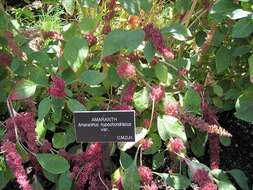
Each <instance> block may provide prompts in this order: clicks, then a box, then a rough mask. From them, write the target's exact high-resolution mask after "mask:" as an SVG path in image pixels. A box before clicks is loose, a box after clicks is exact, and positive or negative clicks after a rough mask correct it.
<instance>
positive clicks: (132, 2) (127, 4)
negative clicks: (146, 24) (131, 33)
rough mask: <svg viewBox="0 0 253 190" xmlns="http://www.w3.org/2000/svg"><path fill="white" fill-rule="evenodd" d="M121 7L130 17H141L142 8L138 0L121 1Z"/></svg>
mask: <svg viewBox="0 0 253 190" xmlns="http://www.w3.org/2000/svg"><path fill="white" fill-rule="evenodd" d="M119 2H120V5H121V6H122V7H123V9H125V10H126V11H127V12H128V13H129V14H130V15H139V14H140V7H139V4H138V2H137V1H136V0H119Z"/></svg>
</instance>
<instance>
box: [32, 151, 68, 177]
mask: <svg viewBox="0 0 253 190" xmlns="http://www.w3.org/2000/svg"><path fill="white" fill-rule="evenodd" d="M36 158H37V160H38V162H39V164H40V165H41V166H42V168H44V169H45V170H47V171H48V172H50V173H52V174H61V173H64V172H66V171H67V170H69V168H70V166H69V163H68V161H67V160H66V159H65V158H63V157H62V156H59V155H56V154H44V153H40V154H37V155H36Z"/></svg>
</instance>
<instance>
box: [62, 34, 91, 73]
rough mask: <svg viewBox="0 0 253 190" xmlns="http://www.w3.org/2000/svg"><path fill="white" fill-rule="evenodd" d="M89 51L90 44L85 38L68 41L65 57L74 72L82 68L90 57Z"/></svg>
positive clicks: (74, 38)
mask: <svg viewBox="0 0 253 190" xmlns="http://www.w3.org/2000/svg"><path fill="white" fill-rule="evenodd" d="M88 49H89V48H88V43H87V41H86V40H85V39H84V38H80V37H77V36H76V37H73V38H72V39H70V40H69V41H67V43H66V45H65V48H64V54H63V57H64V58H65V60H66V61H67V63H68V65H69V66H70V67H71V68H72V69H73V71H75V72H76V71H77V70H78V69H79V68H80V67H81V66H82V64H83V62H84V59H85V58H86V57H87V55H88Z"/></svg>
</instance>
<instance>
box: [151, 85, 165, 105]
mask: <svg viewBox="0 0 253 190" xmlns="http://www.w3.org/2000/svg"><path fill="white" fill-rule="evenodd" d="M164 96H165V90H164V87H163V86H160V85H153V86H152V89H151V93H150V98H151V100H154V101H155V102H160V101H161V100H162V99H163V98H164Z"/></svg>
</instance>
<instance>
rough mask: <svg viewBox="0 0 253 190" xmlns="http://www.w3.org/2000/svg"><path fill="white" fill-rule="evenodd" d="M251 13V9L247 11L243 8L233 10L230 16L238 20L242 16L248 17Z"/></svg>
mask: <svg viewBox="0 0 253 190" xmlns="http://www.w3.org/2000/svg"><path fill="white" fill-rule="evenodd" d="M250 14H251V12H249V11H245V10H243V9H236V10H234V11H232V12H231V13H230V14H229V15H228V17H229V18H231V19H233V20H237V19H240V18H244V17H248V16H249V15H250Z"/></svg>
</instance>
